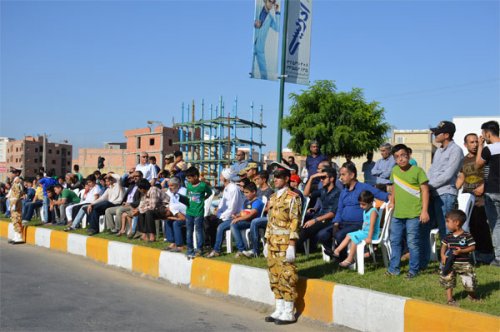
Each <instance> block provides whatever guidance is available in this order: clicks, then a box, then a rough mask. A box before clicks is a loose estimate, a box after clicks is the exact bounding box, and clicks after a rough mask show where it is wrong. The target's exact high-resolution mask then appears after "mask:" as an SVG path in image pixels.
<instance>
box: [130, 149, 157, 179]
mask: <svg viewBox="0 0 500 332" xmlns="http://www.w3.org/2000/svg"><path fill="white" fill-rule="evenodd" d="M135 170H136V171H141V172H142V175H143V178H144V179H146V180H148V181H149V183H151V185H152V186H154V185H155V183H156V179H157V178H158V173H157V172H156V167H155V165H154V164H151V163H150V162H149V155H148V153H147V152H141V160H140V162H139V164H137V166H135Z"/></svg>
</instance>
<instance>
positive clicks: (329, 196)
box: [311, 187, 341, 217]
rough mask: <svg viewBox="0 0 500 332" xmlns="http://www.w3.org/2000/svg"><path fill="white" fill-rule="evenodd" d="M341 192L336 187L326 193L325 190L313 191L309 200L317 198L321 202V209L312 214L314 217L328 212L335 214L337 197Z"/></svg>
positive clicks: (326, 190) (337, 202)
mask: <svg viewBox="0 0 500 332" xmlns="http://www.w3.org/2000/svg"><path fill="white" fill-rule="evenodd" d="M340 192H341V190H340V189H339V188H338V187H334V188H333V189H332V190H330V191H329V192H328V189H327V188H321V189H318V190H316V191H314V192H313V193H312V194H311V198H315V197H319V200H320V201H321V209H319V211H318V212H317V213H315V214H314V216H315V217H319V216H322V215H325V214H327V213H328V212H333V213H335V212H337V207H338V205H339V197H340Z"/></svg>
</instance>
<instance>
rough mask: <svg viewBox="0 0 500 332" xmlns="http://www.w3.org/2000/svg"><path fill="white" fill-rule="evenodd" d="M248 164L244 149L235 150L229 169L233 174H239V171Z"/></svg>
mask: <svg viewBox="0 0 500 332" xmlns="http://www.w3.org/2000/svg"><path fill="white" fill-rule="evenodd" d="M247 166H248V160H245V151H242V150H238V151H236V160H235V161H234V163H233V164H232V165H231V170H232V171H233V173H234V174H236V175H237V174H239V173H240V171H242V170H244V169H245V168H247Z"/></svg>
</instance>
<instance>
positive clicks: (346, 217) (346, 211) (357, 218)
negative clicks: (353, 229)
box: [333, 181, 389, 224]
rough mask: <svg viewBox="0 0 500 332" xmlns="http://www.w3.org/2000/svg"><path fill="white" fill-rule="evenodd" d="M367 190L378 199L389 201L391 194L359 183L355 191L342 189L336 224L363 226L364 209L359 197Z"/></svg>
mask: <svg viewBox="0 0 500 332" xmlns="http://www.w3.org/2000/svg"><path fill="white" fill-rule="evenodd" d="M365 190H366V191H369V192H371V193H372V194H373V195H374V196H375V198H377V199H380V200H382V201H385V202H387V201H388V198H389V194H387V193H386V192H383V191H382V190H379V189H377V188H375V187H373V186H371V185H369V184H366V183H362V182H358V181H357V182H356V184H355V185H354V189H353V190H349V187H344V189H342V192H341V193H340V198H339V205H338V208H337V214H335V218H334V219H333V221H334V222H335V223H342V222H359V223H360V224H361V223H362V222H363V209H362V208H361V207H360V206H359V195H360V194H361V192H362V191H365Z"/></svg>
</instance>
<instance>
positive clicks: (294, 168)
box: [283, 156, 299, 175]
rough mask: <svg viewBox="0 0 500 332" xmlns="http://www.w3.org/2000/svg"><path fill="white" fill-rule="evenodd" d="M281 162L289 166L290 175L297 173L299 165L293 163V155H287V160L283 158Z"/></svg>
mask: <svg viewBox="0 0 500 332" xmlns="http://www.w3.org/2000/svg"><path fill="white" fill-rule="evenodd" d="M283 162H284V163H285V164H286V165H287V166H288V167H290V173H291V174H292V175H294V174H299V165H297V164H296V163H295V157H294V156H289V157H288V158H287V160H283Z"/></svg>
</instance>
